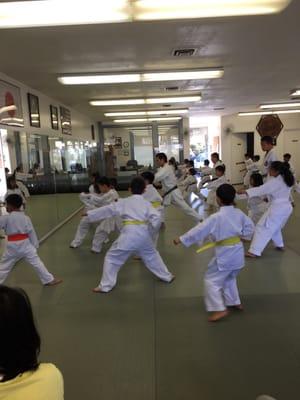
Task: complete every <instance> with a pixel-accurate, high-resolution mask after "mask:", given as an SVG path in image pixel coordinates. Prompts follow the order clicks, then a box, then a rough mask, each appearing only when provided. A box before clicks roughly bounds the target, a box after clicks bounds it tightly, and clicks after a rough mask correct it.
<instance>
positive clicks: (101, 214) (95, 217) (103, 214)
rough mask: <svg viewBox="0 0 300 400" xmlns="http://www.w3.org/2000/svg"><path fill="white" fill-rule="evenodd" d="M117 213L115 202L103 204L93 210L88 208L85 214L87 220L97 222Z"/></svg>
mask: <svg viewBox="0 0 300 400" xmlns="http://www.w3.org/2000/svg"><path fill="white" fill-rule="evenodd" d="M117 215H119V213H118V210H117V203H112V204H109V205H108V206H103V207H100V208H96V209H95V210H90V211H88V212H87V215H86V216H87V219H88V221H89V222H97V221H100V220H101V219H106V218H110V217H115V216H117Z"/></svg>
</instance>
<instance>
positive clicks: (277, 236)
mask: <svg viewBox="0 0 300 400" xmlns="http://www.w3.org/2000/svg"><path fill="white" fill-rule="evenodd" d="M272 241H273V243H274V246H275V247H284V243H283V237H282V232H281V229H278V230H277V231H276V232H275V233H274V234H273V236H272Z"/></svg>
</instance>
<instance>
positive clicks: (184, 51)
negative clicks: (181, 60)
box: [173, 47, 196, 57]
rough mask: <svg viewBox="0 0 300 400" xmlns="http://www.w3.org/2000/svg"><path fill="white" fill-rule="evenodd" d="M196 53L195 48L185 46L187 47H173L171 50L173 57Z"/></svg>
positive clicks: (190, 55)
mask: <svg viewBox="0 0 300 400" xmlns="http://www.w3.org/2000/svg"><path fill="white" fill-rule="evenodd" d="M195 54H196V49H195V48H192V47H190V48H187V49H175V50H173V56H174V57H192V56H194V55H195Z"/></svg>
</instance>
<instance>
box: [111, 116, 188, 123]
mask: <svg viewBox="0 0 300 400" xmlns="http://www.w3.org/2000/svg"><path fill="white" fill-rule="evenodd" d="M180 119H181V117H163V118H160V117H158V118H134V119H115V120H114V122H116V123H118V124H119V123H126V124H131V123H132V122H154V121H179V120H180Z"/></svg>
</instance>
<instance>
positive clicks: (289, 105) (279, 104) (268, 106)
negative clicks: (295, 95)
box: [260, 103, 300, 109]
mask: <svg viewBox="0 0 300 400" xmlns="http://www.w3.org/2000/svg"><path fill="white" fill-rule="evenodd" d="M288 107H300V103H276V104H261V106H260V108H262V109H270V108H271V109H272V108H288Z"/></svg>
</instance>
